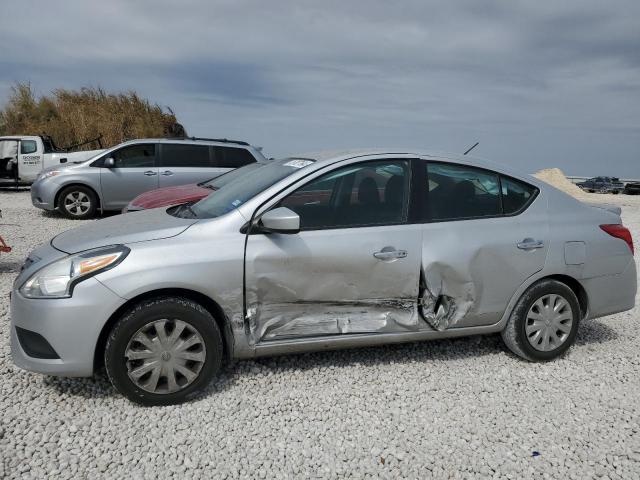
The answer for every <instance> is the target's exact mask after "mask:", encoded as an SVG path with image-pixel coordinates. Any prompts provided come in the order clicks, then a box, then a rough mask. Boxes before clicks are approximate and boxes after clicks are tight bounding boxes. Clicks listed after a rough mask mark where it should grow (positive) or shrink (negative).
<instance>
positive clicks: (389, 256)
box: [373, 247, 407, 260]
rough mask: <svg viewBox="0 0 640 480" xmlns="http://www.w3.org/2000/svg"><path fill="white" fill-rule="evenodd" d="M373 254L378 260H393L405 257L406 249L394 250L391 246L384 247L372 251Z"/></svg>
mask: <svg viewBox="0 0 640 480" xmlns="http://www.w3.org/2000/svg"><path fill="white" fill-rule="evenodd" d="M373 256H374V257H375V258H377V259H378V260H395V259H397V258H406V256H407V251H406V250H396V249H395V248H393V247H385V248H383V249H382V250H380V251H379V252H374V254H373Z"/></svg>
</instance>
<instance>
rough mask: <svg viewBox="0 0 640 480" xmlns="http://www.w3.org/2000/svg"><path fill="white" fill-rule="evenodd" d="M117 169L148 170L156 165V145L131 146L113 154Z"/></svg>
mask: <svg viewBox="0 0 640 480" xmlns="http://www.w3.org/2000/svg"><path fill="white" fill-rule="evenodd" d="M111 157H113V160H114V161H115V168H148V167H155V165H156V146H155V144H152V143H150V144H142V145H131V146H130V147H124V148H121V149H120V150H116V151H115V152H112V153H111Z"/></svg>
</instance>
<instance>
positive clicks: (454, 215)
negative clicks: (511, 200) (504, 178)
mask: <svg viewBox="0 0 640 480" xmlns="http://www.w3.org/2000/svg"><path fill="white" fill-rule="evenodd" d="M427 179H428V180H427V181H428V200H427V210H428V212H429V217H430V219H431V220H436V221H438V220H461V219H470V218H481V217H491V216H496V215H501V214H502V208H501V205H500V187H499V185H500V184H499V182H498V175H497V174H495V173H493V172H489V171H486V170H481V169H479V168H473V167H466V166H462V165H452V164H448V163H437V162H432V163H428V164H427Z"/></svg>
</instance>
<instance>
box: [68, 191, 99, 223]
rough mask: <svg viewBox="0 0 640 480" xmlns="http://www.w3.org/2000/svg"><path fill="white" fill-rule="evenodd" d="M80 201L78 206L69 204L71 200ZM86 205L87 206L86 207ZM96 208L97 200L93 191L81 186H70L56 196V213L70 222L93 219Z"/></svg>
mask: <svg viewBox="0 0 640 480" xmlns="http://www.w3.org/2000/svg"><path fill="white" fill-rule="evenodd" d="M74 198H75V199H77V200H78V201H80V200H81V203H79V204H73V203H70V202H71V201H72V200H73V199H74ZM87 203H88V205H86V204H87ZM97 208H98V199H97V197H96V194H95V192H94V191H93V190H91V189H90V188H89V187H83V186H82V185H71V186H70V187H67V188H65V189H63V190H62V191H61V192H60V195H58V211H59V212H60V213H61V214H62V215H64V216H65V217H67V218H70V219H72V220H86V219H88V218H93V216H94V215H95V214H96V209H97Z"/></svg>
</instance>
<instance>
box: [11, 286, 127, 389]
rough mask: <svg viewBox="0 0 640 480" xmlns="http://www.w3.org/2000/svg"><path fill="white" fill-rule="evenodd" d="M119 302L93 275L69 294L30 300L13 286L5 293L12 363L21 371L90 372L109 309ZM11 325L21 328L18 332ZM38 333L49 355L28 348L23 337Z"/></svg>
mask: <svg viewBox="0 0 640 480" xmlns="http://www.w3.org/2000/svg"><path fill="white" fill-rule="evenodd" d="M125 302H126V300H125V299H123V298H121V297H119V296H118V295H116V294H115V293H113V292H112V291H111V290H110V289H108V288H107V287H105V286H104V285H103V284H102V283H100V282H99V281H98V280H97V279H96V278H89V279H87V280H85V281H83V282H80V283H79V284H78V285H77V286H76V288H75V289H74V292H73V296H72V297H71V298H60V299H30V298H26V297H24V296H22V295H21V294H20V292H19V291H18V290H17V288H16V289H14V290H13V292H12V294H11V357H12V359H13V362H14V363H15V364H16V365H17V366H18V367H20V368H23V369H25V370H29V371H32V372H38V373H44V374H48V375H61V376H68V377H88V376H91V375H92V374H93V366H94V355H95V348H96V344H97V341H98V337H99V335H100V332H101V331H102V328H103V327H104V325H105V324H106V322H107V320H108V319H109V317H110V316H111V315H112V314H113V312H115V311H116V310H117V309H118V307H120V306H122V305H123V304H124V303H125ZM16 327H17V328H18V329H21V330H20V332H21V333H20V335H19V334H18V331H19V330H17V329H16ZM25 332H27V333H26V334H25ZM33 334H36V335H33ZM19 337H20V338H19ZM39 337H40V338H42V339H44V341H46V344H48V346H49V347H50V348H51V349H52V350H53V351H54V352H55V355H38V354H36V356H34V350H38V348H35V349H34V348H33V344H28V343H26V342H25V339H29V338H39ZM36 347H37V346H36ZM27 351H29V352H30V353H31V355H29V354H27ZM42 357H48V358H42ZM52 357H54V358H52ZM56 357H57V358H56Z"/></svg>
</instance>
